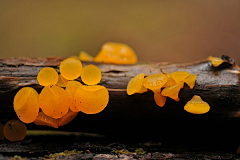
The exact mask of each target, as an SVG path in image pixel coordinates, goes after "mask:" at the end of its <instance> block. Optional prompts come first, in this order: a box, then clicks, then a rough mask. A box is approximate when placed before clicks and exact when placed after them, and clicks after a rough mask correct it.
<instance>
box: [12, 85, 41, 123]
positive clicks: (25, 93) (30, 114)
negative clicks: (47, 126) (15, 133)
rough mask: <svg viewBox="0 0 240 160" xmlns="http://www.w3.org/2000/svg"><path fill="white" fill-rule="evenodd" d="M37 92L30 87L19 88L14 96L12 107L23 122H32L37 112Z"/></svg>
mask: <svg viewBox="0 0 240 160" xmlns="http://www.w3.org/2000/svg"><path fill="white" fill-rule="evenodd" d="M38 97H39V95H38V93H37V92H36V91H35V89H33V88H31V87H24V88H22V89H20V90H19V91H18V92H17V94H16V95H15V97H14V101H13V108H14V110H15V112H16V114H17V116H18V118H19V119H20V120H21V121H22V122H24V123H31V122H33V121H34V120H35V119H36V117H37V115H38V112H39V103H38Z"/></svg>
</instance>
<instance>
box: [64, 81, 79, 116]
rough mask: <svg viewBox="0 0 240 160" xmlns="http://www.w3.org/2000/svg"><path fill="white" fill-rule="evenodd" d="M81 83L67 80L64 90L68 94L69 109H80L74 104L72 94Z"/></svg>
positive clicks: (77, 110) (74, 110)
mask: <svg viewBox="0 0 240 160" xmlns="http://www.w3.org/2000/svg"><path fill="white" fill-rule="evenodd" d="M81 85H82V84H81V83H80V82H78V81H68V83H67V86H66V91H67V92H68V95H69V100H70V107H69V108H70V109H71V110H72V111H73V112H79V111H80V110H79V109H78V108H77V107H76V106H75V102H74V94H75V92H76V90H77V88H78V87H79V86H81Z"/></svg>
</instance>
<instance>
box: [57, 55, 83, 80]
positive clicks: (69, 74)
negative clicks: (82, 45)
mask: <svg viewBox="0 0 240 160" xmlns="http://www.w3.org/2000/svg"><path fill="white" fill-rule="evenodd" d="M59 69H60V73H61V75H62V76H63V77H64V78H65V79H67V80H74V79H77V78H78V77H79V76H80V75H81V72H82V63H81V61H80V60H78V59H76V58H71V57H70V58H67V59H65V60H63V61H62V62H61V64H60V66H59Z"/></svg>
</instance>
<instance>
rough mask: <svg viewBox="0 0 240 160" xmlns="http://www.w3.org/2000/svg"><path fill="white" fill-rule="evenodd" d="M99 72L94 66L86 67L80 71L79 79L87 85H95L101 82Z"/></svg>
mask: <svg viewBox="0 0 240 160" xmlns="http://www.w3.org/2000/svg"><path fill="white" fill-rule="evenodd" d="M101 78H102V73H101V70H100V69H99V68H98V67H97V66H95V65H92V64H90V65H86V66H85V67H83V69H82V74H81V79H82V81H83V82H84V83H85V84H87V85H96V84H98V83H99V82H100V81H101Z"/></svg>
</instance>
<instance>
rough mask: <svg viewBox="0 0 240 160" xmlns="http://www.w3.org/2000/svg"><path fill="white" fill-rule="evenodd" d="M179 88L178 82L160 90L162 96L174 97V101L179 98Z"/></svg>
mask: <svg viewBox="0 0 240 160" xmlns="http://www.w3.org/2000/svg"><path fill="white" fill-rule="evenodd" d="M180 89H181V86H180V84H175V85H173V86H171V87H167V88H164V89H163V90H162V92H161V94H162V95H163V96H167V97H170V98H172V99H174V100H175V101H180V99H179V97H178V93H179V91H180Z"/></svg>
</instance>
